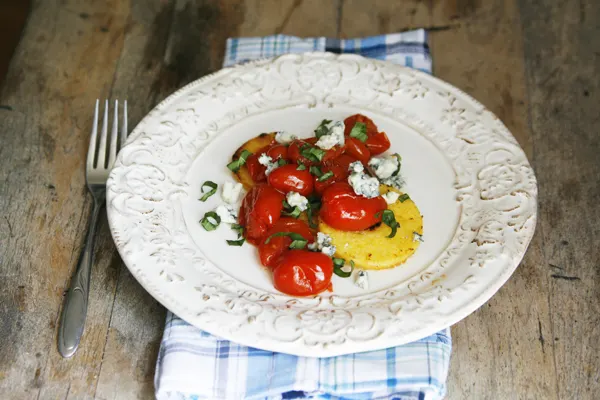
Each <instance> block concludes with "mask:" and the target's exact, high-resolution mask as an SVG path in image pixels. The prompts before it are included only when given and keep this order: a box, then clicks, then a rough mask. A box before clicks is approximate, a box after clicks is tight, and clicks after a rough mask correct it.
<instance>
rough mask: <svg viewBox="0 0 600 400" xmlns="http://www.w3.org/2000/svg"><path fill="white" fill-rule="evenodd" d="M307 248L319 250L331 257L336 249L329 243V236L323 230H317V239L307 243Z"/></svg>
mask: <svg viewBox="0 0 600 400" xmlns="http://www.w3.org/2000/svg"><path fill="white" fill-rule="evenodd" d="M308 249H309V250H314V251H316V250H320V251H321V252H322V253H323V254H326V255H328V256H329V257H333V255H334V254H335V251H336V248H335V246H334V245H333V244H332V243H331V236H329V235H327V234H325V233H323V232H317V241H316V242H314V243H311V244H309V245H308Z"/></svg>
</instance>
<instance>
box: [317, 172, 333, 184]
mask: <svg viewBox="0 0 600 400" xmlns="http://www.w3.org/2000/svg"><path fill="white" fill-rule="evenodd" d="M332 176H333V172H331V171H327V172H325V173H324V174H323V175H321V176H320V177H319V178H318V179H317V180H318V181H319V182H323V181H326V180H327V179H329V178H331V177H332Z"/></svg>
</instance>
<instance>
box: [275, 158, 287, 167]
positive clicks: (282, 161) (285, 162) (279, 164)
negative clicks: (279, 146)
mask: <svg viewBox="0 0 600 400" xmlns="http://www.w3.org/2000/svg"><path fill="white" fill-rule="evenodd" d="M285 164H287V161H285V160H284V159H283V158H278V159H277V165H278V166H280V167H283V166H284V165H285Z"/></svg>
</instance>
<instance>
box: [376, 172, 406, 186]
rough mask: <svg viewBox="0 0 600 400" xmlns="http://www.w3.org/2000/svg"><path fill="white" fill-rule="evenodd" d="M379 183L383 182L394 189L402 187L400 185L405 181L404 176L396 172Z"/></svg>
mask: <svg viewBox="0 0 600 400" xmlns="http://www.w3.org/2000/svg"><path fill="white" fill-rule="evenodd" d="M381 183H383V184H384V185H388V186H391V187H394V188H396V189H402V186H404V183H405V182H404V178H402V177H401V176H400V174H398V175H396V176H390V177H389V178H387V179H382V180H381Z"/></svg>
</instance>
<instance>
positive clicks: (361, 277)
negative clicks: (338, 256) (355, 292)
mask: <svg viewBox="0 0 600 400" xmlns="http://www.w3.org/2000/svg"><path fill="white" fill-rule="evenodd" d="M354 284H355V285H356V286H358V287H359V288H361V289H363V290H366V289H368V288H369V277H368V276H367V271H363V270H358V271H356V278H354Z"/></svg>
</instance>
